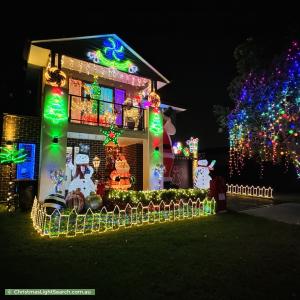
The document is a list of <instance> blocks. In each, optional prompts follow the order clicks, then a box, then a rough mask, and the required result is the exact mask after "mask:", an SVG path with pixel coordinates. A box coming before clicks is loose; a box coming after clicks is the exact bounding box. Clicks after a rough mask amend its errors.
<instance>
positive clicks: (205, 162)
mask: <svg viewBox="0 0 300 300" xmlns="http://www.w3.org/2000/svg"><path fill="white" fill-rule="evenodd" d="M207 165H208V161H207V160H206V159H202V160H198V166H200V167H207Z"/></svg>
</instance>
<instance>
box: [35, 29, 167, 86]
mask: <svg viewBox="0 0 300 300" xmlns="http://www.w3.org/2000/svg"><path fill="white" fill-rule="evenodd" d="M110 36H113V37H114V38H116V39H118V40H119V41H121V42H122V43H123V44H124V45H125V46H126V47H127V49H128V50H129V51H130V52H131V53H133V54H134V55H135V56H137V57H138V58H139V59H140V60H141V61H142V62H143V63H144V64H145V65H147V66H148V67H149V68H150V69H151V70H152V71H154V72H155V73H156V74H157V75H158V76H160V77H161V78H162V79H163V80H164V81H165V83H166V84H169V83H170V81H169V80H168V79H167V78H166V77H165V76H163V75H162V74H161V73H160V72H159V71H158V70H157V69H155V68H154V67H153V66H152V65H150V64H149V63H148V62H147V61H146V60H145V59H144V58H142V57H141V56H140V55H139V54H138V53H137V52H136V51H134V50H133V49H132V48H131V47H130V46H129V45H128V44H127V43H125V42H124V41H123V40H122V39H121V38H120V37H118V36H117V35H116V34H114V33H112V34H100V35H89V36H80V37H73V38H60V39H49V40H35V41H31V43H44V42H63V41H76V40H87V39H93V38H101V37H110Z"/></svg>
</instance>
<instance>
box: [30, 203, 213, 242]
mask: <svg viewBox="0 0 300 300" xmlns="http://www.w3.org/2000/svg"><path fill="white" fill-rule="evenodd" d="M215 213H216V201H215V200H214V198H212V199H207V198H204V200H203V201H200V199H196V200H195V201H192V199H189V200H188V201H187V202H184V201H183V200H182V199H180V200H179V201H178V202H174V201H173V200H172V201H171V202H170V203H169V204H166V203H165V202H164V201H161V202H160V203H159V204H158V205H157V204H156V205H155V204H154V203H153V202H152V201H150V203H149V204H148V205H147V206H143V205H142V203H141V202H139V203H138V204H137V206H135V207H132V206H131V205H130V204H127V205H126V206H125V209H123V210H121V209H120V207H119V206H118V205H116V206H115V207H114V209H113V210H112V211H107V209H106V207H103V208H102V209H101V210H100V212H93V211H92V210H91V209H90V208H89V209H88V210H87V212H86V213H85V214H78V213H77V212H76V210H74V209H73V210H71V211H67V210H66V211H62V212H60V211H59V210H58V209H55V210H54V211H53V212H52V214H51V215H49V214H47V212H46V210H45V209H44V208H43V206H42V205H41V203H39V202H38V200H37V198H35V199H34V203H33V206H32V210H31V219H32V223H33V227H34V228H35V229H36V231H37V232H38V233H39V234H40V235H42V236H49V237H51V238H52V237H59V236H61V235H63V236H66V237H76V236H77V235H78V234H81V235H82V234H83V235H86V234H91V233H101V232H104V231H113V230H118V229H119V228H129V227H132V226H141V225H147V224H154V223H161V222H166V221H170V222H172V221H177V220H183V219H188V218H195V217H203V216H207V215H214V214H215Z"/></svg>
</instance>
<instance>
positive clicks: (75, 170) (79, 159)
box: [68, 154, 96, 197]
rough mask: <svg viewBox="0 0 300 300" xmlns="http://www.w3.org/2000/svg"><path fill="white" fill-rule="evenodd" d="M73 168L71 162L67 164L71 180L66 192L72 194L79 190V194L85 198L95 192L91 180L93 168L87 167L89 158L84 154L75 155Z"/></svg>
mask: <svg viewBox="0 0 300 300" xmlns="http://www.w3.org/2000/svg"><path fill="white" fill-rule="evenodd" d="M75 164H76V166H74V165H73V164H72V163H71V162H69V163H68V168H69V169H70V170H71V172H72V177H73V180H72V181H71V183H70V185H69V188H68V191H69V192H74V191H76V190H77V189H80V192H81V193H82V194H83V195H84V197H87V196H89V195H90V193H91V192H95V191H96V187H95V185H94V183H93V181H92V179H91V177H92V175H93V172H94V170H93V168H92V167H91V166H89V157H88V155H86V154H77V155H76V158H75Z"/></svg>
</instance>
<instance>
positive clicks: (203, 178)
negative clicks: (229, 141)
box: [194, 159, 216, 189]
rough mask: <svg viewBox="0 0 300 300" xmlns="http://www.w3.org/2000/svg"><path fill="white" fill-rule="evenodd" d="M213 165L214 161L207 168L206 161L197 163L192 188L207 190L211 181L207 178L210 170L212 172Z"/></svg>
mask: <svg viewBox="0 0 300 300" xmlns="http://www.w3.org/2000/svg"><path fill="white" fill-rule="evenodd" d="M215 163H216V161H215V160H213V161H212V162H211V163H210V165H209V166H208V161H207V160H206V159H203V160H199V161H198V167H197V168H196V176H195V182H194V187H196V188H198V189H209V183H210V181H211V177H210V176H209V173H210V171H211V170H213V167H214V165H215Z"/></svg>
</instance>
